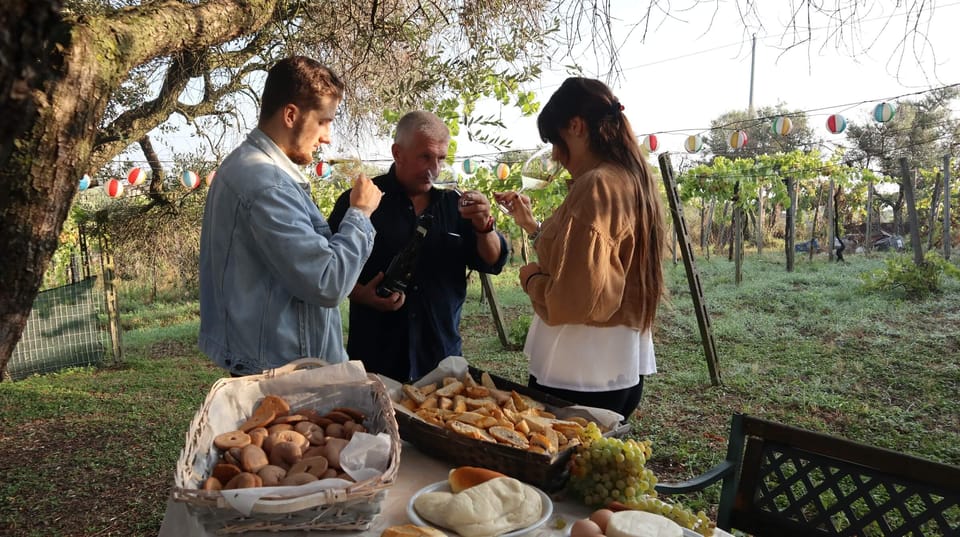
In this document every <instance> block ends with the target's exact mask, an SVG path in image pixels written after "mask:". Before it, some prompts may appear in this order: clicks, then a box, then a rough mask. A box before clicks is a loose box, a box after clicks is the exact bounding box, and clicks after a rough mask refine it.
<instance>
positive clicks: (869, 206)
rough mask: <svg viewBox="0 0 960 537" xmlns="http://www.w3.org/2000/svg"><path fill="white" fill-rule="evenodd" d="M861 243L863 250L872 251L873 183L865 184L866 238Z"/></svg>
mask: <svg viewBox="0 0 960 537" xmlns="http://www.w3.org/2000/svg"><path fill="white" fill-rule="evenodd" d="M863 242H865V243H866V244H865V245H864V250H866V251H867V252H870V251H873V181H868V182H867V236H866V237H864V239H863Z"/></svg>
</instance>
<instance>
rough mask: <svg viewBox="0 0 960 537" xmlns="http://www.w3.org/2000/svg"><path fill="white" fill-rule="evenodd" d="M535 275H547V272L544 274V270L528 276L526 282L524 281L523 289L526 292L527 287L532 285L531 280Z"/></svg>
mask: <svg viewBox="0 0 960 537" xmlns="http://www.w3.org/2000/svg"><path fill="white" fill-rule="evenodd" d="M534 276H546V274H544V273H542V272H534V273H533V274H531V275H529V276H527V279H526V280H524V282H523V290H524V292H526V290H527V287H529V286H530V280H532V279H533V277H534Z"/></svg>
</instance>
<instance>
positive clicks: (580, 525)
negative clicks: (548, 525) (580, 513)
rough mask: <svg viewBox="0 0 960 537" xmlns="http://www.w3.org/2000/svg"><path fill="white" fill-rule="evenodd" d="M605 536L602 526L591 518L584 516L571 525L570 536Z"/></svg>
mask: <svg viewBox="0 0 960 537" xmlns="http://www.w3.org/2000/svg"><path fill="white" fill-rule="evenodd" d="M597 536H600V537H602V536H603V532H602V531H600V526H598V525H597V523H596V522H594V521H592V520H590V519H589V518H582V519H580V520H578V521H576V522H574V523H573V526H570V537H597Z"/></svg>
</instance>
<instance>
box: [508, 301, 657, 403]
mask: <svg viewBox="0 0 960 537" xmlns="http://www.w3.org/2000/svg"><path fill="white" fill-rule="evenodd" d="M523 352H524V354H526V355H527V358H529V359H530V374H531V375H533V376H534V377H535V378H536V379H537V382H538V383H539V384H542V385H544V386H549V387H551V388H559V389H562V390H575V391H580V392H605V391H613V390H621V389H624V388H630V387H633V386H636V385H637V383H639V382H640V375H651V374H653V373H656V372H657V362H656V357H655V356H654V352H653V336H652V334H651V332H650V330H647V331H645V332H642V333H641V332H640V331H638V330H635V329H633V328H630V327H627V326H587V325H583V324H561V325H557V326H550V325H548V324H547V323H545V322H543V320H541V319H540V316H538V315H536V314H534V316H533V321H532V322H531V323H530V331H529V332H527V341H526V344H525V345H524V347H523Z"/></svg>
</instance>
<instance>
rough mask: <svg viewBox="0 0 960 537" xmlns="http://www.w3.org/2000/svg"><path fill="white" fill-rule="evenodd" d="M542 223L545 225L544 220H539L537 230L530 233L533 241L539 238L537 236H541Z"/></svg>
mask: <svg viewBox="0 0 960 537" xmlns="http://www.w3.org/2000/svg"><path fill="white" fill-rule="evenodd" d="M542 225H543V223H542V222H537V230H536V231H534V232H533V233H531V234H530V240H531V241H535V240H537V237H539V236H540V226H542Z"/></svg>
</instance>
